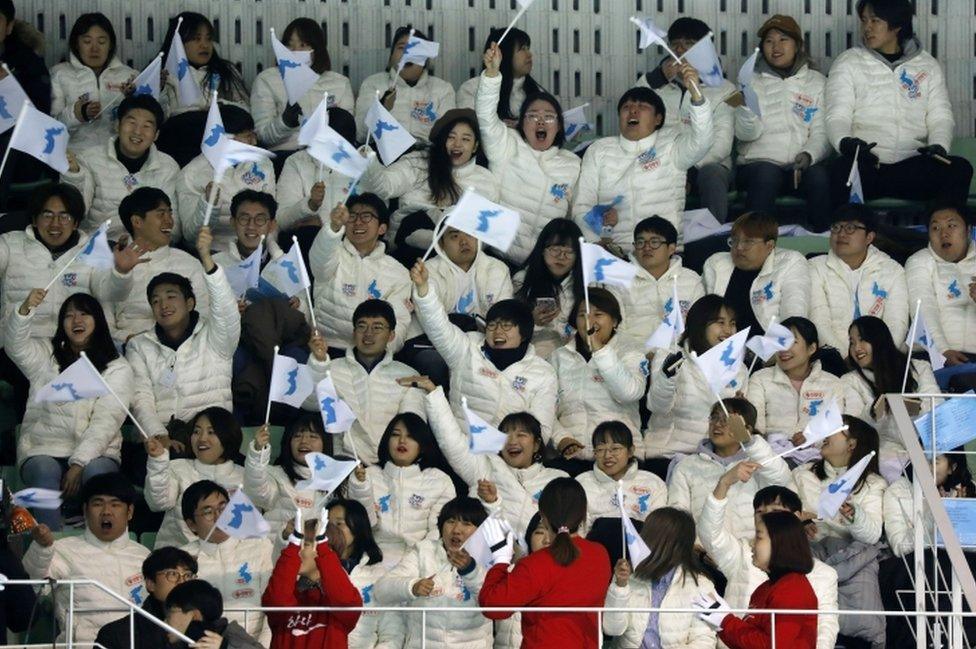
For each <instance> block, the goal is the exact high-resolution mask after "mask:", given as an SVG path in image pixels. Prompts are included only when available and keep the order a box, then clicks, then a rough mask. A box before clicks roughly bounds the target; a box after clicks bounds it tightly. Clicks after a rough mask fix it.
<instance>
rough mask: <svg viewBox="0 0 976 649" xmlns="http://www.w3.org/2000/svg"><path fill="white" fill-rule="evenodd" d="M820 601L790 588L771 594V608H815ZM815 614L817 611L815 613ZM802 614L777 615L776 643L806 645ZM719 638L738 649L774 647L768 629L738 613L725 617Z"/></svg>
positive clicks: (795, 645) (792, 645) (777, 644)
mask: <svg viewBox="0 0 976 649" xmlns="http://www.w3.org/2000/svg"><path fill="white" fill-rule="evenodd" d="M815 604H816V602H815V601H814V602H811V601H808V600H807V599H806V598H805V597H804V596H803V595H802V594H801V593H797V592H794V591H792V590H791V589H788V588H782V587H781V588H778V589H776V590H775V591H774V592H773V593H772V596H771V598H770V601H769V606H768V607H769V608H771V609H803V608H813V605H815ZM811 614H813V613H811ZM799 617H800V616H795V615H783V616H778V617H777V618H776V646H777V647H797V646H803V645H802V640H801V639H802V638H804V637H805V636H804V634H803V626H802V620H801V619H798V618H799ZM718 637H719V639H720V640H722V642H724V643H725V644H727V645H729V646H732V647H735V648H736V649H772V647H773V642H772V638H771V636H770V633H769V631H768V630H767V629H765V628H761V627H760V626H758V625H754V624H750V623H749V622H747V621H745V620H741V619H739V618H737V617H736V616H735V615H731V614H730V615H727V616H726V617H725V620H723V621H722V630H721V631H720V632H719V636H718Z"/></svg>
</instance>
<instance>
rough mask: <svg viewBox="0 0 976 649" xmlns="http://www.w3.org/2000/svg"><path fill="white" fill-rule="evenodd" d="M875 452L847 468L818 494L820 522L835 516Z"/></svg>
mask: <svg viewBox="0 0 976 649" xmlns="http://www.w3.org/2000/svg"><path fill="white" fill-rule="evenodd" d="M875 453H876V451H871V452H870V453H868V454H867V455H865V456H864V457H862V458H861V459H860V461H858V463H857V464H855V465H854V466H852V467H851V468H849V469H848V470H847V471H846V472H845V473H844V475H842V476H840V477H839V478H837V479H836V480H834V481H833V482H831V483H830V484H829V485H827V487H826V488H825V489H824V490H823V491H821V492H820V500H819V501H818V502H817V517H818V518H820V519H822V520H830V519H831V518H833V517H834V516H836V515H837V512H839V511H840V508H841V506H842V505H843V504H844V502H845V501H846V500H847V497H848V496H850V495H851V492H853V491H854V485H856V484H857V481H858V480H860V479H861V475H862V474H863V473H864V472H865V471H866V470H867V468H868V464H869V463H870V462H871V458H873V457H874V456H875Z"/></svg>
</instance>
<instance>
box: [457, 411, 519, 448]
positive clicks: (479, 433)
mask: <svg viewBox="0 0 976 649" xmlns="http://www.w3.org/2000/svg"><path fill="white" fill-rule="evenodd" d="M461 409H462V410H463V411H464V418H465V420H466V421H467V422H468V450H469V451H470V452H471V453H473V454H474V455H493V454H495V453H498V452H499V451H501V450H502V449H503V448H505V442H506V441H508V435H506V434H505V433H503V432H501V431H500V430H498V429H497V428H495V427H494V426H492V425H491V424H489V423H488V422H487V421H485V420H484V419H482V418H481V417H480V416H479V415H478V414H477V413H476V412H473V411H472V410H471V409H470V408H468V398H467V397H461Z"/></svg>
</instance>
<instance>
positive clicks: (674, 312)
mask: <svg viewBox="0 0 976 649" xmlns="http://www.w3.org/2000/svg"><path fill="white" fill-rule="evenodd" d="M672 287H673V288H672V295H671V298H670V299H669V300H668V301H667V302H665V303H664V319H663V320H661V324H660V325H658V327H657V329H655V330H654V333H652V334H651V337H650V338H648V339H647V342H646V343H644V349H646V350H651V349H668V348H670V347H671V343H673V342H674V341H676V340H678V339H679V338H681V334H683V333H684V332H685V317H684V314H683V313H682V312H681V300H679V299H678V278H677V276H675V277H673V278H672Z"/></svg>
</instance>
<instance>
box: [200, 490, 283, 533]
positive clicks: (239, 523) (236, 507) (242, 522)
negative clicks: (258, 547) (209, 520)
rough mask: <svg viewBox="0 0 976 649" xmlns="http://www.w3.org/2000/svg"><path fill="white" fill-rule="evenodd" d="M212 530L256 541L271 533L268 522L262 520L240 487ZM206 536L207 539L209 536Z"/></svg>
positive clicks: (259, 513)
mask: <svg viewBox="0 0 976 649" xmlns="http://www.w3.org/2000/svg"><path fill="white" fill-rule="evenodd" d="M214 528H216V529H219V530H222V531H223V532H224V533H225V534H227V536H231V537H233V538H236V539H257V538H262V537H265V536H267V535H268V534H269V533H270V532H271V526H270V525H268V521H266V520H264V516H262V515H261V512H260V511H259V510H258V508H257V507H255V506H254V503H252V502H251V499H250V498H248V497H247V494H246V493H244V489H242V488H240V487H238V489H237V491H235V492H234V494H233V495H232V496H231V497H230V501H228V503H227V506H226V507H224V511H223V512H222V513H221V514H220V517H219V518H218V519H217V522H216V523H215V524H214ZM211 531H212V530H211ZM207 536H208V538H209V536H210V535H209V534H208V535H207ZM205 540H206V539H205Z"/></svg>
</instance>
